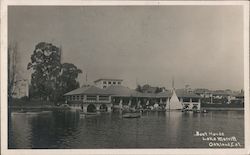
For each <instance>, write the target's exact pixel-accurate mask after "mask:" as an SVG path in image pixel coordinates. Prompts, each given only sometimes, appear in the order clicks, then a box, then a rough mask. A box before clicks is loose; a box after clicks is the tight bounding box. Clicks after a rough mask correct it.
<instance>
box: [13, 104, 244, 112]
mask: <svg viewBox="0 0 250 155" xmlns="http://www.w3.org/2000/svg"><path fill="white" fill-rule="evenodd" d="M8 108H11V109H13V110H20V109H23V110H27V109H37V110H38V109H49V110H53V109H65V110H67V109H68V110H70V109H71V108H65V107H58V106H47V105H44V106H9V107H8ZM201 110H207V111H244V108H231V107H228V108H227V107H223V108H221V107H201ZM152 111H153V110H152Z"/></svg>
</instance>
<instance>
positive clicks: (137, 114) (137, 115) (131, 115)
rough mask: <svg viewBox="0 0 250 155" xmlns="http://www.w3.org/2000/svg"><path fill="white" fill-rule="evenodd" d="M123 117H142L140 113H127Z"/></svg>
mask: <svg viewBox="0 0 250 155" xmlns="http://www.w3.org/2000/svg"><path fill="white" fill-rule="evenodd" d="M122 117H123V118H139V117H141V114H140V113H125V114H123V115H122Z"/></svg>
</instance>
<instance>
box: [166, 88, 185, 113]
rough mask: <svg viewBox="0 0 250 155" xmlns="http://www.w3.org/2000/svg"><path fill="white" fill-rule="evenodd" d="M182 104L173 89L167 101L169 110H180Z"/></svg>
mask: <svg viewBox="0 0 250 155" xmlns="http://www.w3.org/2000/svg"><path fill="white" fill-rule="evenodd" d="M182 108H183V106H182V103H181V102H180V101H179V99H178V97H177V95H176V93H175V90H174V89H173V95H172V97H171V98H170V101H169V110H182Z"/></svg>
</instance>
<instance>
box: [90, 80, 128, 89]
mask: <svg viewBox="0 0 250 155" xmlns="http://www.w3.org/2000/svg"><path fill="white" fill-rule="evenodd" d="M122 81H123V80H121V79H97V80H95V81H94V83H95V86H96V87H98V88H102V89H103V88H104V89H105V88H107V87H109V86H115V85H122Z"/></svg>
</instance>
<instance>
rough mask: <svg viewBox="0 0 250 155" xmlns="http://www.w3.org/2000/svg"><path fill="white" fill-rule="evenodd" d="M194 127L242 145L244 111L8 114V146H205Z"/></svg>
mask: <svg viewBox="0 0 250 155" xmlns="http://www.w3.org/2000/svg"><path fill="white" fill-rule="evenodd" d="M196 131H200V132H203V131H214V132H221V131H222V132H224V133H225V134H226V135H228V136H236V137H237V139H238V141H239V142H240V143H241V144H242V146H244V113H243V112H238V111H226V112H225V111H223V112H222V111H217V112H215V111H214V112H209V113H198V114H197V113H182V112H178V111H171V112H146V113H143V114H142V117H141V118H137V119H125V118H122V117H121V115H120V114H119V113H102V114H101V115H98V116H92V117H80V115H79V113H78V112H74V111H54V112H49V113H48V112H47V113H38V114H33V115H28V114H17V113H16V114H15V113H13V114H12V116H11V130H10V133H9V137H10V139H9V141H10V143H9V144H10V146H9V147H10V148H75V149H77V148H191V147H195V148H196V147H198V148H208V143H207V142H204V141H202V140H201V138H200V137H194V136H193V134H194V133H195V132H196Z"/></svg>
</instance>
